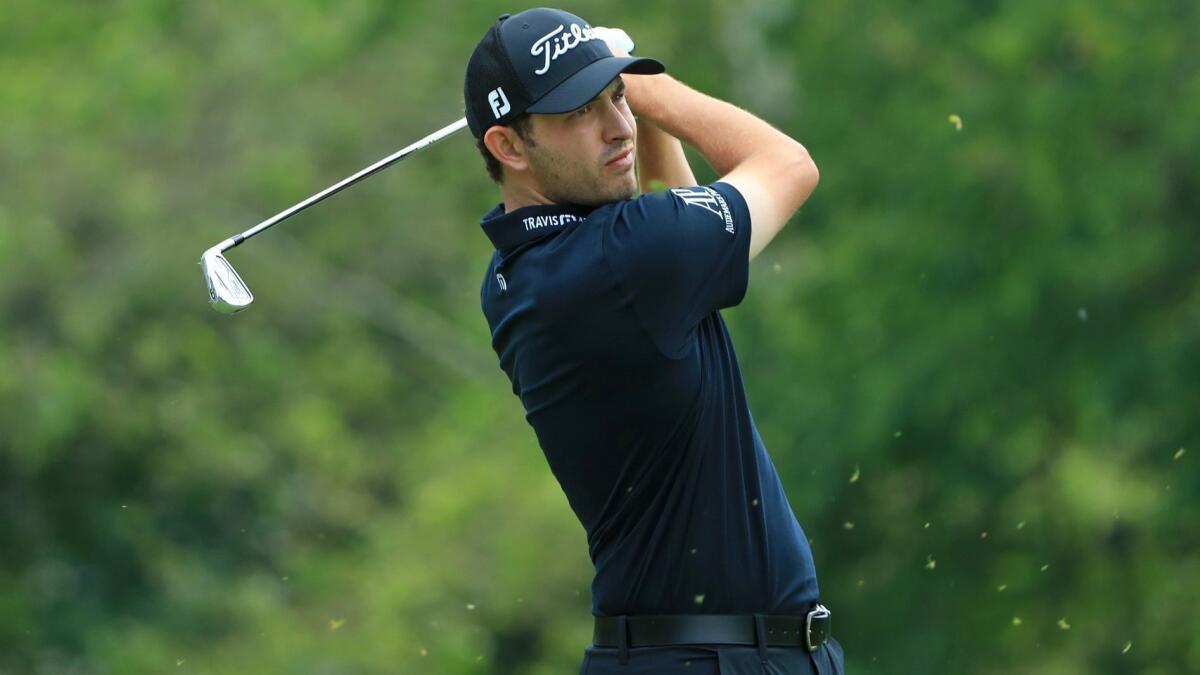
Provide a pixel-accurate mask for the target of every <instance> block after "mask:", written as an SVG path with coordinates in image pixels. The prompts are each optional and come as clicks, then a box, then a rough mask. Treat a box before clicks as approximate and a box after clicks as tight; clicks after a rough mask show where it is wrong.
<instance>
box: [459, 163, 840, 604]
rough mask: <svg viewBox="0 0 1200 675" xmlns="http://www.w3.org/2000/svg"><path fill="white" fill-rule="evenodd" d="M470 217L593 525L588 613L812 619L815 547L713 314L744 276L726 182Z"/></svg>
mask: <svg viewBox="0 0 1200 675" xmlns="http://www.w3.org/2000/svg"><path fill="white" fill-rule="evenodd" d="M481 225H482V227H483V229H484V231H485V232H486V233H487V235H488V237H489V238H490V239H491V240H492V243H493V244H494V245H495V247H496V251H495V253H494V254H493V256H492V260H491V263H490V264H489V266H488V270H487V274H486V275H485V277H484V280H483V287H482V289H481V296H482V304H483V312H484V315H485V316H486V317H487V321H488V325H489V326H490V328H491V333H492V346H493V347H494V348H495V350H496V354H497V355H498V356H499V357H500V367H501V368H502V369H503V370H504V372H505V373H506V374H507V375H508V377H509V379H510V380H511V381H512V386H513V392H514V393H515V394H516V395H517V396H518V397H520V399H521V403H522V405H523V406H524V408H525V416H526V419H527V420H528V422H529V424H530V425H531V426H532V427H533V429H534V432H535V433H536V434H537V438H538V441H539V443H540V445H541V447H542V450H543V452H544V453H545V455H546V459H547V461H548V462H549V464H550V469H551V470H552V471H553V473H554V476H555V477H556V478H557V479H558V482H559V484H560V485H561V486H562V489H563V492H564V493H565V494H566V496H567V501H568V502H569V503H570V505H571V508H572V509H573V510H574V512H575V514H576V516H578V517H579V521H580V522H581V523H582V524H583V527H584V529H585V530H586V531H587V540H588V548H589V552H590V555H591V559H592V562H593V564H594V565H595V570H596V575H595V579H594V580H593V582H592V611H593V614H595V615H597V616H613V615H618V614H686V613H751V612H763V613H779V614H786V613H801V612H804V611H807V609H808V608H809V605H810V604H811V603H812V602H814V601H815V600H816V599H817V580H816V573H815V570H814V568H813V561H812V552H811V551H810V550H809V547H808V540H807V539H806V538H805V536H804V532H803V531H802V530H801V529H800V525H799V523H797V522H796V518H795V516H794V515H793V513H792V510H791V507H790V506H789V504H788V500H787V497H786V496H784V493H783V486H782V485H781V483H780V481H779V476H778V474H777V473H776V472H775V467H774V465H773V464H772V463H771V458H770V457H769V456H768V455H767V450H766V448H765V447H764V446H763V442H762V439H761V438H760V437H759V435H758V431H757V430H756V429H755V426H754V419H753V418H752V417H751V416H750V408H749V406H748V405H747V403H746V394H745V391H744V390H743V387H742V377H741V372H740V371H739V370H738V363H737V357H736V356H735V355H734V351H733V343H732V342H731V341H730V337H729V332H728V331H727V330H726V327H725V322H724V321H723V320H722V318H721V315H720V313H719V312H718V310H720V309H722V308H725V307H732V306H734V305H736V304H738V303H739V302H741V300H742V297H743V296H744V295H745V293H746V284H747V280H748V274H749V271H748V267H749V262H748V258H749V255H748V254H749V247H750V214H749V211H748V209H747V207H746V202H745V200H744V199H743V198H742V196H741V194H740V193H739V192H738V191H737V189H736V188H734V187H733V186H732V185H729V184H727V183H715V184H713V185H711V186H697V187H689V188H679V189H675V190H668V191H664V192H658V193H654V194H646V195H643V196H641V197H638V198H636V199H631V200H626V201H621V202H614V203H611V204H605V205H603V206H600V207H586V206H578V205H569V204H562V205H551V206H529V207H524V208H520V209H517V210H515V211H513V212H512V213H506V212H505V211H504V207H503V205H502V204H501V205H498V206H496V207H495V208H494V209H492V210H491V211H490V212H489V213H488V214H487V215H486V216H484V217H483V220H482V221H481Z"/></svg>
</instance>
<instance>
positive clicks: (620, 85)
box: [571, 76, 625, 112]
mask: <svg viewBox="0 0 1200 675" xmlns="http://www.w3.org/2000/svg"><path fill="white" fill-rule="evenodd" d="M616 82H617V90H616V91H615V92H613V93H614V94H622V93H624V92H625V80H622V79H621V78H620V76H617V80H616ZM609 85H612V82H609ZM606 91H608V87H605V88H604V89H603V90H601V91H600V93H599V94H596V98H594V99H592V100H590V101H588V102H587V103H584V104H583V105H581V106H579V107H578V108H576V109H575V110H572V111H571V112H575V111H576V110H581V109H583V108H585V107H587V106H589V105H591V104H593V103H595V102H596V101H599V100H600V97H601V96H604V92H606Z"/></svg>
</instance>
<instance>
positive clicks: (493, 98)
mask: <svg viewBox="0 0 1200 675" xmlns="http://www.w3.org/2000/svg"><path fill="white" fill-rule="evenodd" d="M488 104H489V105H491V106H492V114H493V115H495V116H496V119H500V118H501V117H504V115H505V114H507V113H508V111H509V110H512V104H510V103H509V102H508V97H507V96H505V95H504V87H496V88H495V89H493V90H491V91H490V92H488Z"/></svg>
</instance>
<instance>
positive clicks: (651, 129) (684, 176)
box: [637, 119, 696, 192]
mask: <svg viewBox="0 0 1200 675" xmlns="http://www.w3.org/2000/svg"><path fill="white" fill-rule="evenodd" d="M637 158H638V184H639V185H641V188H642V192H654V191H655V189H656V187H657V189H662V186H654V185H652V184H653V183H655V182H658V183H663V184H664V185H666V187H668V188H676V187H685V186H689V185H695V184H696V176H695V175H694V174H692V167H691V166H689V165H688V161H687V157H686V156H685V155H684V154H683V145H682V144H681V143H680V142H679V139H677V138H675V137H674V136H672V135H670V134H668V133H667V132H665V131H663V130H662V129H659V128H658V127H657V126H656V125H655V124H654V123H653V122H651V121H649V120H645V119H639V120H638V121H637Z"/></svg>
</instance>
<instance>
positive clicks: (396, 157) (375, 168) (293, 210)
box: [215, 117, 467, 252]
mask: <svg viewBox="0 0 1200 675" xmlns="http://www.w3.org/2000/svg"><path fill="white" fill-rule="evenodd" d="M466 126H467V118H465V117H464V118H462V119H460V120H458V121H457V122H455V123H454V124H451V125H448V126H445V127H443V128H441V129H438V130H437V131H435V132H433V133H432V134H429V135H428V136H426V137H425V138H422V139H421V140H419V141H417V142H416V143H413V144H412V145H410V146H408V147H406V148H402V149H400V150H398V151H396V152H395V153H392V154H391V155H388V156H387V157H384V158H383V159H381V160H379V161H378V162H375V163H374V164H372V165H371V166H368V167H367V168H365V169H363V170H362V171H359V172H358V173H356V174H354V175H353V176H350V177H348V178H346V179H344V180H342V181H341V182H340V183H337V184H335V185H331V186H329V187H327V188H325V189H324V190H322V191H320V192H318V193H317V194H315V195H313V196H311V197H309V198H308V199H305V200H304V201H302V202H300V203H299V204H296V205H295V206H292V207H290V208H288V209H286V210H284V211H280V212H279V213H277V214H275V215H273V216H271V217H270V218H267V219H266V220H264V221H262V222H261V223H259V224H258V225H255V226H254V227H252V228H250V229H248V230H246V231H245V232H243V233H241V234H238V235H234V236H232V237H230V238H229V239H226V240H225V241H223V242H221V243H220V244H218V245H217V246H216V247H215V248H217V249H218V250H220V251H222V252H224V251H228V250H229V249H231V248H234V247H236V246H238V245H239V244H241V243H242V242H243V241H246V240H247V239H249V238H250V237H253V236H254V235H256V234H258V233H259V232H262V231H263V230H265V229H267V228H269V227H271V226H272V225H276V224H278V223H280V222H283V221H284V220H287V219H288V218H291V217H292V216H294V215H296V214H297V213H300V212H301V211H303V210H304V209H307V208H308V207H310V206H312V205H313V204H316V203H317V202H320V201H322V200H324V199H325V198H326V197H331V196H333V195H335V194H337V193H338V192H341V191H342V190H345V189H346V188H348V187H350V186H351V185H354V184H355V183H357V182H358V181H360V180H362V179H364V178H367V177H368V176H371V175H372V174H375V173H378V172H380V171H382V170H384V169H386V168H388V167H389V166H391V165H393V164H395V163H396V162H399V161H400V160H402V159H404V158H405V157H407V156H409V155H411V154H412V153H414V152H416V151H418V150H421V149H423V148H427V147H429V146H430V145H433V144H434V143H437V142H438V141H440V140H442V139H443V138H446V137H448V136H452V135H454V134H455V133H457V132H458V131H461V130H462V129H463V128H464V127H466Z"/></svg>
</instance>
